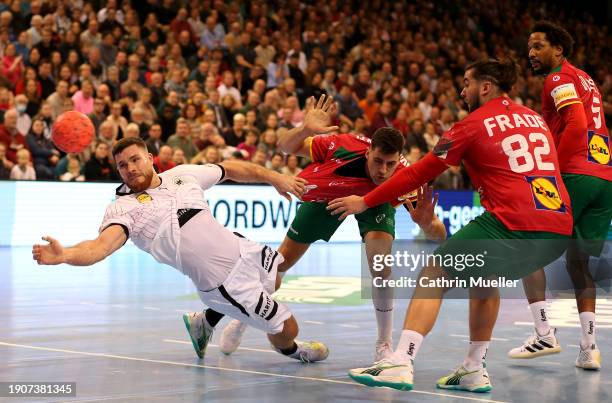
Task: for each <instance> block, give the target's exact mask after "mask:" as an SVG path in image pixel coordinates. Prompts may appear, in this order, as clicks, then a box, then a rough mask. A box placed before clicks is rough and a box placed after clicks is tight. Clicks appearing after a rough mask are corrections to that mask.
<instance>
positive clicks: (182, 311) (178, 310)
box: [174, 309, 189, 313]
mask: <svg viewBox="0 0 612 403" xmlns="http://www.w3.org/2000/svg"><path fill="white" fill-rule="evenodd" d="M174 312H179V313H187V312H189V310H187V309H175V310H174Z"/></svg>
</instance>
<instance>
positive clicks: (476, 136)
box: [433, 97, 572, 235]
mask: <svg viewBox="0 0 612 403" xmlns="http://www.w3.org/2000/svg"><path fill="white" fill-rule="evenodd" d="M433 153H434V155H436V156H437V157H438V158H440V159H441V160H442V161H443V162H444V163H445V164H447V165H451V166H456V165H459V164H461V162H463V164H464V166H465V168H466V170H467V173H468V174H469V176H470V178H471V180H472V182H473V184H474V187H475V188H476V189H477V190H478V192H479V193H480V198H481V203H482V205H483V207H484V208H486V209H487V211H489V212H491V214H493V215H494V216H495V217H496V218H497V219H499V220H500V221H501V222H502V223H504V225H505V226H506V227H508V229H510V230H515V231H546V232H554V233H559V234H563V235H570V234H571V233H572V216H571V208H570V198H569V196H568V193H567V190H566V189H565V185H564V184H563V181H562V180H561V174H560V172H559V162H558V159H557V154H556V153H555V148H554V142H553V136H552V133H551V132H550V130H549V129H548V127H547V126H546V124H545V123H544V121H543V119H542V118H541V117H540V115H538V114H537V113H535V112H534V111H532V110H531V109H529V108H526V107H524V106H522V105H519V104H517V103H515V102H512V101H511V100H510V99H509V98H507V97H499V98H496V99H493V100H491V101H489V102H487V103H486V104H484V105H482V106H481V107H480V108H478V109H477V110H475V111H474V112H472V113H470V115H468V117H466V118H465V119H464V120H462V121H460V122H458V123H456V124H455V125H453V127H451V128H450V129H449V130H448V131H446V132H445V133H444V135H443V136H442V138H441V139H440V141H439V143H438V144H437V145H436V147H435V148H434V151H433Z"/></svg>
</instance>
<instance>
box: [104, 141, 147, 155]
mask: <svg viewBox="0 0 612 403" xmlns="http://www.w3.org/2000/svg"><path fill="white" fill-rule="evenodd" d="M133 145H136V146H138V147H140V148H142V149H143V150H145V151H148V150H147V144H146V143H145V142H144V140H143V139H141V138H140V137H124V138H122V139H121V140H119V141H118V142H116V143H115V145H114V146H113V157H114V156H115V155H117V154H119V153H120V152H122V151H123V150H125V149H126V148H128V147H130V146H133Z"/></svg>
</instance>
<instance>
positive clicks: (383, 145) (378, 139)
mask: <svg viewBox="0 0 612 403" xmlns="http://www.w3.org/2000/svg"><path fill="white" fill-rule="evenodd" d="M371 148H372V150H373V149H375V148H378V149H379V150H380V151H381V152H382V153H383V154H393V153H400V154H401V153H402V149H403V148H404V136H402V133H401V132H400V131H399V130H397V129H394V128H392V127H381V128H380V129H378V130H376V131H375V132H374V135H373V136H372V146H371Z"/></svg>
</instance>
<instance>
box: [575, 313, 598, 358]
mask: <svg viewBox="0 0 612 403" xmlns="http://www.w3.org/2000/svg"><path fill="white" fill-rule="evenodd" d="M578 316H580V324H581V325H582V337H581V338H580V346H581V347H582V349H583V350H584V349H585V348H587V347H590V346H591V345H593V344H595V312H580V314H579V315H578Z"/></svg>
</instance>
